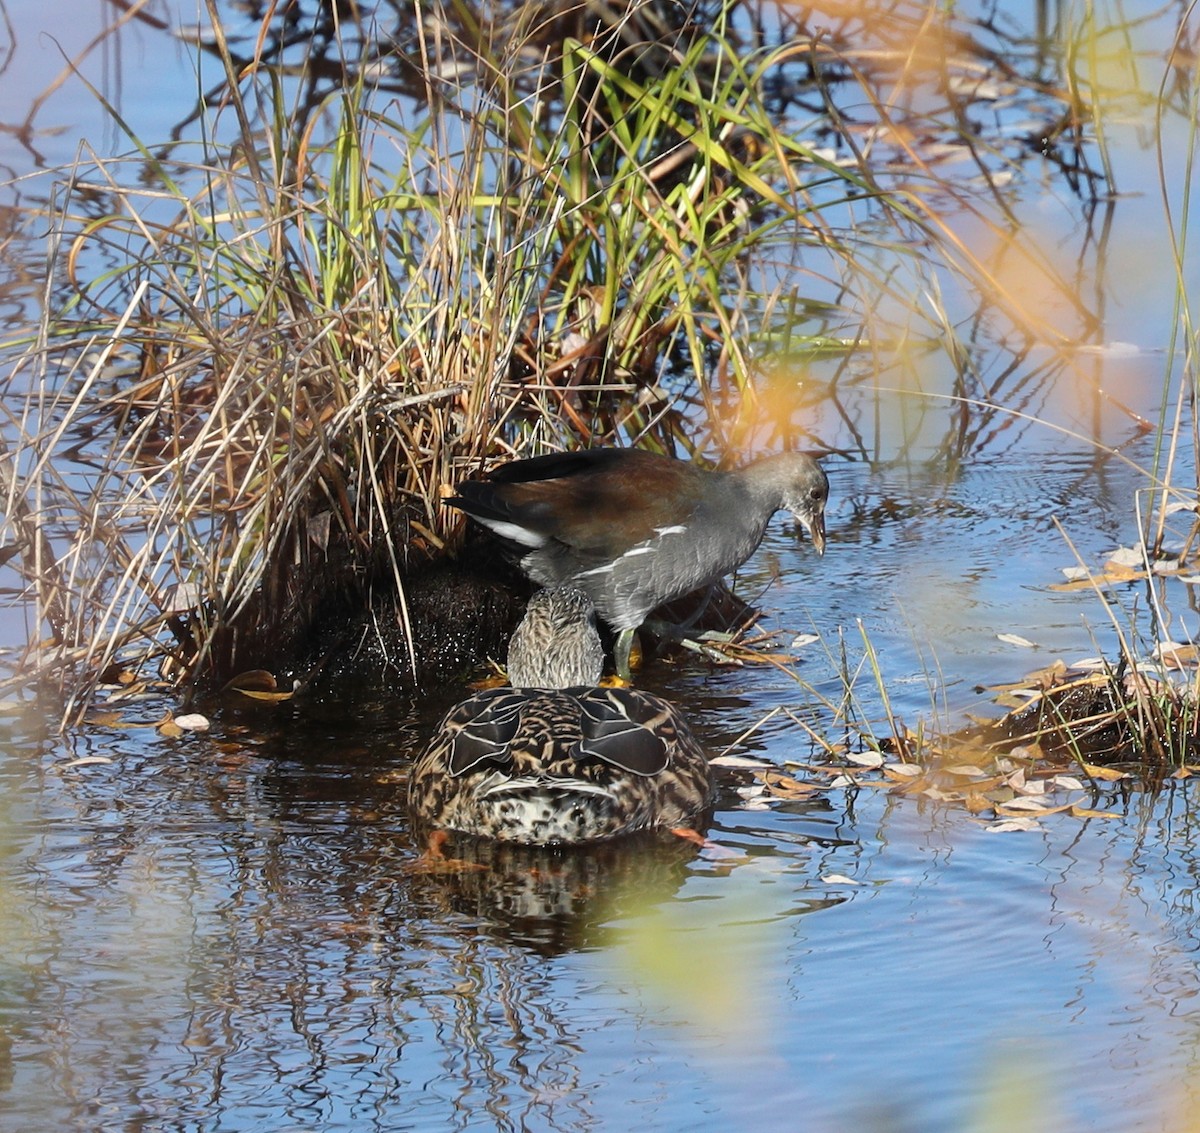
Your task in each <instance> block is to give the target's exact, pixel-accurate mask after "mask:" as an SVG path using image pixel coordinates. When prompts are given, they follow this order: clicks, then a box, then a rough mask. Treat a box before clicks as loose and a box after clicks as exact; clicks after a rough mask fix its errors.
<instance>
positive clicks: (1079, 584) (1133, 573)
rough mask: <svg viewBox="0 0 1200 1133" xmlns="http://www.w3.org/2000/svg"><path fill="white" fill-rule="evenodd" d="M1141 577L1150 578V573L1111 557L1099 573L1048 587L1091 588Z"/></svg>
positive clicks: (1057, 588)
mask: <svg viewBox="0 0 1200 1133" xmlns="http://www.w3.org/2000/svg"><path fill="white" fill-rule="evenodd" d="M1140 578H1149V575H1148V574H1147V573H1146V572H1145V571H1144V570H1135V569H1134V568H1133V567H1131V566H1126V565H1125V564H1124V563H1120V562H1117V561H1116V560H1115V559H1109V560H1108V562H1106V563H1105V564H1104V567H1103V569H1102V570H1101V571H1100V573H1099V574H1093V575H1092V576H1091V577H1090V578H1076V579H1073V580H1072V581H1071V582H1052V583H1051V584H1050V585H1049V586H1048V587H1047V588H1046V589H1047V590H1057V591H1059V592H1062V591H1071V590H1091V589H1092V588H1093V587H1095V586H1104V585H1106V584H1108V583H1113V582H1133V581H1134V580H1135V579H1140Z"/></svg>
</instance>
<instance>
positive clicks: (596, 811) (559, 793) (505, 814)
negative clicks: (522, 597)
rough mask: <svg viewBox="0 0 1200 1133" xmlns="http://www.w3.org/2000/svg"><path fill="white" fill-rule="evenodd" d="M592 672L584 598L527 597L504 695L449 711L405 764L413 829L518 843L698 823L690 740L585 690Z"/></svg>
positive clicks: (630, 694)
mask: <svg viewBox="0 0 1200 1133" xmlns="http://www.w3.org/2000/svg"><path fill="white" fill-rule="evenodd" d="M603 662H604V653H603V650H602V648H601V645H600V634H599V632H598V631H597V629H596V619H595V611H594V609H593V607H592V603H591V602H590V601H589V600H588V598H587V595H585V594H584V593H582V591H579V590H574V589H569V588H559V587H552V588H550V589H546V590H539V591H538V592H537V593H536V594H534V596H533V597H532V598H531V599H530V601H529V608H528V609H527V610H526V612H525V617H524V619H523V620H522V622H521V624H520V625H519V626H518V627H517V631H516V633H515V634H514V635H513V639H512V642H511V644H510V646H509V652H508V671H509V676H510V679H511V680H512V681H513V685H514V687H512V688H493V689H487V690H486V691H484V692H479V693H476V694H475V695H474V696H471V697H469V698H468V699H466V700H464V701H463V702H462V703H461V704H459V705H458V706H457V707H455V708H453V709H451V711H450V712H449V714H448V715H447V716H446V718H445V719H444V720H443V721H442V723H441V725H440V726H439V727H438V730H437V733H436V734H435V736H434V737H433V739H432V741H431V742H430V744H429V746H428V747H427V748H426V749H425V751H424V752H423V753H422V754H421V756H420V757H419V758H418V759H417V761H416V763H415V764H414V765H413V770H412V775H411V777H410V779H409V788H408V798H409V806H410V808H411V810H412V812H413V816H414V818H415V819H416V820H417V821H418V822H425V823H427V824H429V825H430V826H431V827H432V828H433V830H434V831H440V830H459V831H463V832H465V833H467V834H474V835H478V836H481V837H485V838H496V839H501V840H504V841H510V842H524V843H527V844H530V845H555V844H577V843H583V842H596V841H601V840H603V839H607V838H614V837H617V836H618V835H621V834H628V833H632V832H633V831H636V830H645V829H649V828H651V827H667V828H673V829H679V828H684V829H687V828H689V827H691V826H692V825H694V823H695V822H697V821H699V816H700V815H702V814H703V812H704V811H705V810H706V809H707V807H708V805H709V802H710V799H711V796H712V777H711V772H710V770H709V766H708V759H707V757H706V756H705V754H704V750H703V748H701V746H700V743H699V741H698V740H697V739H696V738H695V736H693V735H692V733H691V731H690V730H689V728H688V726H687V723H686V722H685V721H684V719H683V718H682V717H681V716H680V714H679V713H678V712H677V711H676V709H675V708H674V706H673V705H671V704H669V703H668V702H667V701H665V700H662V699H660V698H659V697H657V696H652V695H650V694H649V693H646V692H641V691H640V690H638V689H631V688H597V687H596V685H597V684H598V682H599V680H600V671H601V668H602V666H603Z"/></svg>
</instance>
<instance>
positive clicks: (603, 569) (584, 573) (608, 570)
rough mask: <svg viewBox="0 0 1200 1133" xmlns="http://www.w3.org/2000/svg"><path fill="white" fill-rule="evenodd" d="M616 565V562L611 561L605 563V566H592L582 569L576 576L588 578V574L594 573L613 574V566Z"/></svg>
mask: <svg viewBox="0 0 1200 1133" xmlns="http://www.w3.org/2000/svg"><path fill="white" fill-rule="evenodd" d="M616 565H617V564H616V563H615V562H611V563H605V564H604V566H598V567H592V569H591V570H581V571H580V572H579V573H578V574H577V575H576V576H575V577H576V578H587V577H588V575H592V574H612V572H613V567H615V566H616Z"/></svg>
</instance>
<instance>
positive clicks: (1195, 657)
mask: <svg viewBox="0 0 1200 1133" xmlns="http://www.w3.org/2000/svg"><path fill="white" fill-rule="evenodd" d="M1154 656H1155V657H1157V658H1158V659H1159V660H1160V661H1161V662H1162V663H1163V664H1164V665H1166V667H1167V668H1168V669H1191V668H1195V666H1196V664H1197V663H1200V648H1197V647H1196V646H1195V645H1185V644H1183V643H1181V642H1178V641H1160V642H1159V643H1158V644H1157V645H1156V646H1155V647H1154Z"/></svg>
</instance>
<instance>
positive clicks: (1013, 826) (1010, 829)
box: [984, 818, 1038, 834]
mask: <svg viewBox="0 0 1200 1133" xmlns="http://www.w3.org/2000/svg"><path fill="white" fill-rule="evenodd" d="M1037 828H1038V824H1037V821H1036V820H1035V819H1032V818H1007V819H1005V820H1004V821H1003V822H989V823H988V824H987V825H986V826H985V827H984V830H985V831H987V833H989V834H1012V833H1014V832H1016V831H1018V830H1036V829H1037Z"/></svg>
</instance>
